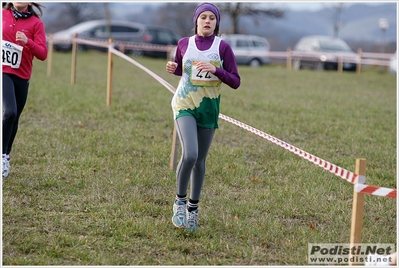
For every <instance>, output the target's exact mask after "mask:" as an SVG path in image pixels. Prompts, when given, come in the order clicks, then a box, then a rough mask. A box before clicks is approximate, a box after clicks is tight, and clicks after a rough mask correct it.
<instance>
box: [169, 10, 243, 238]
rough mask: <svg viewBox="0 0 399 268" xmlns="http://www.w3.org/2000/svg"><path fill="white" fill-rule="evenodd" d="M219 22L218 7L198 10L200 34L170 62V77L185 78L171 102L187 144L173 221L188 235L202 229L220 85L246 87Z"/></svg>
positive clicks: (189, 39)
mask: <svg viewBox="0 0 399 268" xmlns="http://www.w3.org/2000/svg"><path fill="white" fill-rule="evenodd" d="M219 24H220V12H219V9H218V8H217V6H215V5H214V4H211V3H202V4H200V5H199V6H197V8H196V9H195V11H194V26H195V35H193V36H191V37H184V38H182V39H180V40H179V42H178V45H177V50H176V56H175V61H174V62H172V61H168V63H167V64H166V71H167V72H168V73H171V74H175V75H178V76H181V79H180V82H179V85H178V87H177V90H176V92H175V95H174V96H173V99H172V109H173V115H174V119H175V126H176V129H177V133H178V135H179V138H180V143H181V145H182V157H181V159H180V162H179V164H178V166H177V171H176V182H177V185H176V192H177V193H176V196H175V201H174V203H173V217H172V222H173V224H174V225H175V226H176V227H178V228H186V229H187V230H189V231H196V230H197V227H198V203H199V200H200V195H201V190H202V186H203V183H204V177H205V159H206V156H207V154H208V150H209V148H210V146H211V142H212V139H213V136H214V134H215V130H216V129H217V128H218V119H219V105H220V94H221V84H222V83H224V84H226V85H228V86H229V87H231V88H233V89H237V88H238V87H239V86H240V83H241V78H240V76H239V73H238V68H237V64H236V59H235V56H234V54H233V51H232V49H231V47H230V45H229V44H228V43H227V42H226V41H224V40H222V39H221V38H220V37H219V26H220V25H219ZM190 178H191V186H190V198H189V200H188V203H187V190H188V184H189V181H190Z"/></svg>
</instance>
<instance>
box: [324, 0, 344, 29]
mask: <svg viewBox="0 0 399 268" xmlns="http://www.w3.org/2000/svg"><path fill="white" fill-rule="evenodd" d="M324 8H325V9H326V10H327V12H328V14H329V16H330V18H331V21H332V24H333V33H334V37H339V31H340V30H341V29H342V28H343V27H344V26H345V25H346V20H345V19H344V17H343V13H344V11H345V9H346V8H347V4H345V3H342V2H340V3H336V4H333V5H329V6H327V5H326V4H324Z"/></svg>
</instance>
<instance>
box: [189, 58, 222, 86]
mask: <svg viewBox="0 0 399 268" xmlns="http://www.w3.org/2000/svg"><path fill="white" fill-rule="evenodd" d="M198 62H199V61H197V60H194V61H193V64H192V68H191V77H190V80H191V83H192V84H193V85H195V86H208V87H213V86H218V85H220V83H221V81H220V80H219V78H218V77H217V76H216V75H214V74H212V73H210V72H203V71H202V70H199V69H197V63H198ZM211 63H212V64H213V65H215V66H217V67H220V62H219V61H211Z"/></svg>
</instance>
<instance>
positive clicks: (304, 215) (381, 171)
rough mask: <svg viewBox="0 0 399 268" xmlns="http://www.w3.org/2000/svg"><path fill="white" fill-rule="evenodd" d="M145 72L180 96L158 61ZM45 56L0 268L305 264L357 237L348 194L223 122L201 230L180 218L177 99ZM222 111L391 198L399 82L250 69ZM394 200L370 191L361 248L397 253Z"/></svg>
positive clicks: (37, 73) (20, 138)
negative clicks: (315, 253) (358, 167)
mask: <svg viewBox="0 0 399 268" xmlns="http://www.w3.org/2000/svg"><path fill="white" fill-rule="evenodd" d="M137 60H138V61H139V62H140V63H142V64H143V65H144V66H145V67H147V68H149V69H150V70H152V71H153V72H155V73H156V74H158V75H159V76H161V77H162V78H164V79H165V80H166V81H168V82H169V83H171V84H172V85H174V86H176V85H177V83H178V77H175V76H172V75H170V74H167V73H166V71H165V63H166V61H165V60H163V59H149V58H138V59H137ZM70 64H71V55H70V54H68V53H55V54H54V59H53V69H52V76H51V77H47V76H46V72H47V63H46V62H39V61H35V63H34V73H33V77H32V79H31V85H30V93H29V97H28V102H27V105H26V108H25V110H24V113H23V114H22V117H21V120H20V129H19V132H18V135H17V138H16V141H15V144H14V148H13V152H12V154H11V158H12V160H11V174H10V176H9V178H8V179H7V180H5V181H3V208H2V209H3V265H307V254H308V243H349V238H350V226H351V211H352V197H353V186H352V185H351V184H350V183H348V182H346V181H345V180H343V179H341V178H339V177H337V176H335V175H334V174H332V173H330V172H328V171H325V170H324V169H322V168H320V167H318V166H316V165H314V164H312V163H310V162H308V161H307V160H305V159H302V158H301V157H299V156H297V155H295V154H293V153H290V152H288V151H286V150H284V149H283V148H281V147H279V146H277V145H275V144H273V143H271V142H269V141H267V140H265V139H262V138H261V137H259V136H256V135H254V134H252V133H250V132H248V131H246V130H244V129H241V128H239V127H237V126H234V125H232V124H230V123H228V122H225V121H223V120H220V123H219V125H220V129H218V130H217V132H216V135H215V138H214V142H213V144H212V146H211V150H210V153H209V156H208V159H207V172H206V178H205V185H204V188H203V192H202V195H201V197H202V198H201V202H200V208H201V210H200V226H199V228H198V231H197V232H196V233H187V232H186V231H184V230H180V229H175V228H174V227H173V225H172V223H171V217H172V202H173V199H174V195H175V184H176V182H175V175H174V171H173V170H170V168H169V161H170V153H171V146H172V132H173V118H172V110H171V107H170V101H171V98H172V94H171V93H170V92H169V91H168V90H167V89H165V88H164V87H163V86H162V85H160V84H159V83H158V82H156V81H155V80H154V79H153V78H152V77H150V76H149V75H147V74H146V73H145V72H143V71H142V70H140V69H138V68H137V67H135V66H134V65H132V64H130V63H128V62H126V61H125V60H123V59H120V58H118V57H115V62H114V79H113V93H112V105H111V106H109V107H108V106H107V105H106V77H107V70H106V65H107V56H106V54H103V53H96V52H85V53H80V54H79V55H78V67H77V77H76V84H75V85H71V84H70V80H71V79H70ZM239 71H240V74H241V78H242V84H241V87H240V88H239V89H238V90H236V91H234V90H232V89H230V88H228V87H227V86H224V91H223V93H222V94H223V95H222V102H221V103H222V104H221V112H222V113H223V114H225V115H227V116H230V117H232V118H234V119H237V120H239V121H241V122H244V123H246V124H248V125H250V126H253V127H255V128H258V129H260V130H262V131H264V132H266V133H268V134H270V135H273V136H275V137H276V138H279V139H281V140H284V141H286V142H288V143H290V144H292V145H294V146H296V147H298V148H301V149H303V150H305V151H307V152H309V153H311V154H314V155H316V156H318V157H320V158H322V159H324V160H326V161H329V162H331V163H333V164H335V165H338V166H340V167H342V168H344V169H347V170H349V171H353V172H354V171H355V163H356V159H357V158H365V159H366V160H367V170H366V176H367V181H366V182H367V184H370V185H377V186H383V187H388V188H396V170H397V166H396V163H397V162H396V161H397V160H396V122H397V118H396V107H397V100H396V76H393V75H390V74H388V73H385V72H381V71H378V70H375V69H366V70H364V72H362V73H361V74H356V73H346V72H344V73H337V72H316V71H308V70H301V71H298V72H296V71H288V70H286V69H285V68H284V67H281V66H275V65H269V66H263V67H261V68H258V69H253V68H249V67H245V66H240V67H239ZM396 211H397V207H396V199H391V198H385V197H379V196H371V195H366V196H365V209H364V212H365V214H364V219H363V231H362V242H363V243H396V234H397V229H396V225H397V222H396Z"/></svg>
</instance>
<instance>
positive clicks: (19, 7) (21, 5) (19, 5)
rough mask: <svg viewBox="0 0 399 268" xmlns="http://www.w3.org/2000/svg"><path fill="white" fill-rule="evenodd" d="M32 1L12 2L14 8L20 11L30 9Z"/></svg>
mask: <svg viewBox="0 0 399 268" xmlns="http://www.w3.org/2000/svg"><path fill="white" fill-rule="evenodd" d="M31 4H32V2H12V5H13V6H14V8H15V9H16V10H18V11H20V12H23V11H25V10H27V9H28V6H29V5H31Z"/></svg>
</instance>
